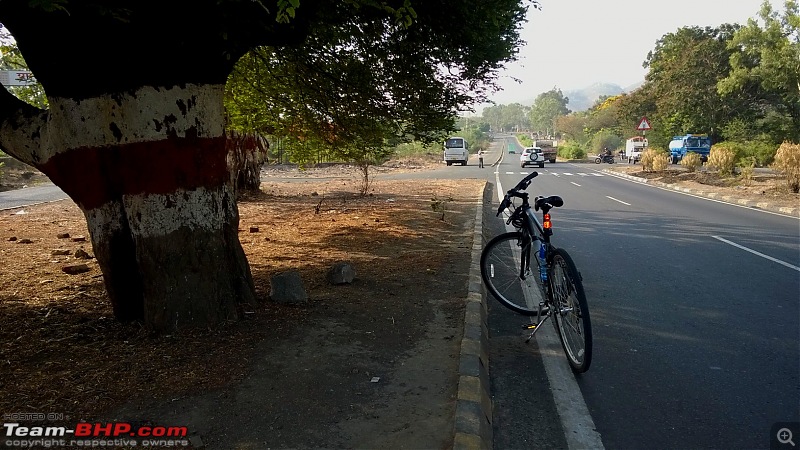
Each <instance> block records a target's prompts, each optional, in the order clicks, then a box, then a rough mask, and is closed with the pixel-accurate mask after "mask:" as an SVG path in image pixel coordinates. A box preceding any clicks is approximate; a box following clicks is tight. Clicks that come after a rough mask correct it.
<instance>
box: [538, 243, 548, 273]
mask: <svg viewBox="0 0 800 450" xmlns="http://www.w3.org/2000/svg"><path fill="white" fill-rule="evenodd" d="M539 276H540V277H541V279H542V282H545V281H547V261H546V260H545V249H544V242H542V241H539Z"/></svg>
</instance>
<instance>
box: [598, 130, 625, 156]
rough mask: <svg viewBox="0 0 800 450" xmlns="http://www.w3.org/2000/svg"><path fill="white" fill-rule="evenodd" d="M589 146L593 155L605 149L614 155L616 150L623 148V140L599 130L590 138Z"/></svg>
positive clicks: (610, 132) (611, 133)
mask: <svg viewBox="0 0 800 450" xmlns="http://www.w3.org/2000/svg"><path fill="white" fill-rule="evenodd" d="M590 145H591V147H592V151H593V152H594V154H597V153H600V152H602V151H603V149H605V148H608V149H609V150H611V152H612V153H614V154H616V153H617V149H619V148H621V147H624V146H625V140H624V139H622V138H621V137H619V136H618V135H616V134H614V133H613V132H612V131H610V130H600V131H598V132H597V133H595V134H594V136H592V142H591V143H590Z"/></svg>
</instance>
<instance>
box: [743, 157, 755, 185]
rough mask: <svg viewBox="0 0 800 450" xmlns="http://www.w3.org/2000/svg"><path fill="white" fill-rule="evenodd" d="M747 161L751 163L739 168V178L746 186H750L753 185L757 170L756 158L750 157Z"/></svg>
mask: <svg viewBox="0 0 800 450" xmlns="http://www.w3.org/2000/svg"><path fill="white" fill-rule="evenodd" d="M746 159H747V161H749V162H747V163H745V164H742V165H741V166H740V167H739V177H740V178H741V179H742V181H743V182H744V185H745V186H750V185H751V184H753V173H754V172H755V170H756V158H755V156H749V157H747V158H746Z"/></svg>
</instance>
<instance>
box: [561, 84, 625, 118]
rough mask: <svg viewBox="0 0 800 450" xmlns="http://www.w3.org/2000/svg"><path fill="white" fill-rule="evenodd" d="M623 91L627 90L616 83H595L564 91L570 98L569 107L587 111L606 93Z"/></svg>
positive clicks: (573, 109)
mask: <svg viewBox="0 0 800 450" xmlns="http://www.w3.org/2000/svg"><path fill="white" fill-rule="evenodd" d="M623 92H626V91H625V89H623V88H622V87H620V86H619V85H616V84H610V83H595V84H593V85H591V86H589V87H585V88H583V89H578V90H574V91H564V96H565V97H567V98H568V99H569V103H567V108H569V109H570V110H572V111H585V110H587V109H589V108H591V106H592V105H594V102H595V101H597V99H598V98H600V97H602V96H604V95H606V96H610V95H619V94H621V93H623Z"/></svg>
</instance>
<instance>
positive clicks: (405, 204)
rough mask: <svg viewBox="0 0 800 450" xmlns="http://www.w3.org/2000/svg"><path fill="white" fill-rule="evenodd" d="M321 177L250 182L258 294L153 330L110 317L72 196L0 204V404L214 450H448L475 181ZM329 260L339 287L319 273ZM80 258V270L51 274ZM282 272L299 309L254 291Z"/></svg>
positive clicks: (344, 174)
mask: <svg viewBox="0 0 800 450" xmlns="http://www.w3.org/2000/svg"><path fill="white" fill-rule="evenodd" d="M398 167H399V166H398ZM421 169H422V166H418V165H414V164H412V165H410V166H408V165H406V166H402V167H401V169H397V168H394V169H391V170H421ZM332 170H339V171H340V173H338V174H337V175H336V177H333V178H331V177H327V178H319V179H314V180H303V181H298V180H293V181H285V180H280V181H279V180H277V179H273V178H270V177H267V178H264V179H262V181H263V184H262V192H261V193H260V194H257V195H250V196H247V197H245V198H244V199H243V200H242V201H241V202H240V204H239V211H240V216H241V223H240V241H241V242H242V246H243V248H244V250H245V253H246V254H247V257H248V260H249V262H250V266H251V269H252V272H253V277H254V280H255V285H256V290H257V294H258V296H259V298H260V299H261V300H262V301H261V302H259V303H258V304H255V305H248V307H247V314H246V317H245V319H244V320H241V321H238V322H235V323H229V324H226V325H224V326H222V327H220V328H218V329H214V330H193V331H181V332H178V333H174V334H172V335H167V336H157V335H153V334H151V333H149V332H148V331H147V330H145V329H144V328H142V327H141V326H140V325H138V324H121V323H118V322H116V321H115V320H114V319H113V317H112V314H111V308H110V305H109V302H108V299H107V297H106V294H105V291H104V288H103V284H102V276H101V273H100V271H99V269H98V267H97V264H96V263H95V261H94V259H93V258H91V254H92V249H91V244H89V243H88V242H86V241H84V240H83V239H84V238H87V237H88V234H87V229H86V224H85V221H84V219H83V216H82V214H81V213H80V211H79V209H78V208H77V206H76V205H75V204H74V203H72V202H71V201H68V200H66V201H60V202H55V203H49V204H42V205H37V206H33V207H26V208H24V209H14V210H8V211H2V212H0V413H2V414H18V413H44V414H48V413H53V414H56V416H55V417H56V418H61V419H62V420H60V421H55V422H53V423H54V424H58V425H74V424H75V423H77V422H79V421H103V422H106V421H114V420H124V421H133V422H134V423H135V424H139V425H162V426H186V427H188V431H189V433H190V435H191V436H192V439H193V441H192V442H193V443H194V444H199V442H202V444H203V445H205V447H206V448H211V449H230V448H241V449H251V448H252V449H256V448H287V447H291V448H319V447H328V448H353V447H359V448H387V447H392V448H447V447H448V446H449V445H451V444H452V420H453V413H454V410H455V409H454V404H455V399H456V398H455V397H456V388H457V386H456V380H457V371H458V354H459V350H460V348H459V346H460V340H461V333H462V328H463V308H464V299H465V298H466V294H467V277H468V272H469V264H470V249H471V244H472V242H471V239H472V237H471V230H472V227H473V225H474V224H473V221H474V214H475V207H476V205H477V201H478V200H479V199H480V198H481V191H482V187H483V182H482V181H477V180H463V181H403V182H399V181H377V182H375V183H374V184H373V186H372V189H371V191H370V195H369V196H366V197H360V196H358V195H356V194H355V193H356V192H357V191H358V184H359V181H358V179H357V178H355V176H354V175H353V171H352V170H349V169H341V168H337V169H332ZM348 170H349V171H348ZM387 170H388V169H387ZM348 173H349V176H348ZM287 174H293V172H283V173H282V174H278V173H276V172H273V173H271V175H280V176H281V178H285V177H286V176H287ZM330 174H331V170H328V171H323V172H320V173H317V175H318V176H323V175H326V176H327V175H330ZM306 175H308V174H306ZM433 205H436V210H434V208H433ZM442 208H443V210H442ZM442 211H443V212H442ZM442 214H444V220H442ZM256 229H257V230H256ZM64 234H68V235H69V237H63V236H64ZM59 235H61V236H62V237H61V238H59V237H58V236H59ZM59 250H60V252H59ZM78 250H84V251H85V252H87V253H88V254H89V259H80V258H78V257H77V256H76V254H77V251H78ZM59 253H67V254H59ZM337 261H348V262H350V263H352V264H353V265H354V267H355V269H356V279H355V281H354V282H353V283H352V284H350V285H341V286H333V285H330V284H328V283H327V281H326V279H325V275H326V273H327V270H328V268H329V267H330V266H331V265H332V264H333V263H335V262H337ZM77 263H82V264H86V265H87V266H88V268H89V270H88V271H87V272H84V273H80V274H77V275H68V274H66V273H64V272H63V271H62V268H63V267H64V266H67V265H72V264H77ZM285 270H297V271H298V272H299V273H300V275H301V277H302V279H303V282H304V285H305V288H306V290H307V292H308V294H309V297H310V300H309V301H308V303H306V304H303V305H297V306H286V305H278V304H275V303H273V302H271V301H269V299H268V297H269V284H270V277H271V276H272V275H273V274H276V273H278V272H281V271H285ZM59 415H60V416H59ZM31 424H32V425H36V424H37V423H28V425H31ZM198 438H199V440H198Z"/></svg>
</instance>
